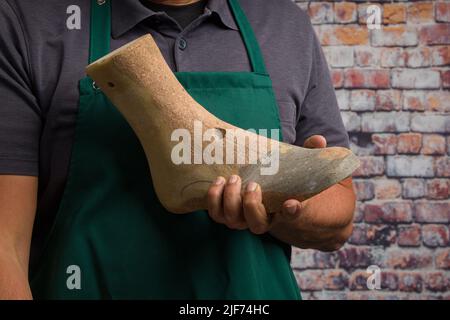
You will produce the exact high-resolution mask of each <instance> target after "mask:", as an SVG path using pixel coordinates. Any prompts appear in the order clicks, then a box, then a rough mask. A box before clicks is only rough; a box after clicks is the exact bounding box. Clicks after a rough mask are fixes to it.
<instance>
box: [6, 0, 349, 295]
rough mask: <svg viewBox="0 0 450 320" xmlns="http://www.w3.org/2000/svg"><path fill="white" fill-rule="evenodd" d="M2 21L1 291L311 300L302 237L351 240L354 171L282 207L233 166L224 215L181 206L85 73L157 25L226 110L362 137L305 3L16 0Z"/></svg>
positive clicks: (289, 126) (217, 188) (327, 242)
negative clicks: (165, 199) (169, 202)
mask: <svg viewBox="0 0 450 320" xmlns="http://www.w3.org/2000/svg"><path fill="white" fill-rule="evenodd" d="M77 14H78V15H79V17H77ZM73 19H75V20H73ZM76 19H79V21H78V23H77V20H76ZM74 21H75V22H74ZM89 21H90V22H89ZM0 28H1V30H3V32H2V34H1V35H0V46H1V47H2V50H1V52H0V79H1V81H0V96H1V97H2V104H1V105H0V233H1V234H2V237H1V239H0V298H4V299H5V298H12V299H14V298H16V299H30V298H32V297H33V295H34V297H35V298H74V299H76V298H88V299H94V298H157V299H161V298H190V299H192V298H200V299H201V298H209V299H211V298H219V299H227V298H247V299H258V298H278V299H297V298H299V295H298V292H297V289H296V286H295V279H294V278H293V275H292V271H291V270H290V268H289V252H288V251H289V246H290V245H293V246H296V247H300V248H314V249H319V250H326V251H328V250H336V249H338V248H339V247H340V246H342V245H343V243H344V242H345V241H346V239H347V238H348V237H349V235H350V233H351V229H352V223H351V221H352V215H353V210H354V202H355V196H354V193H353V190H352V182H351V178H348V179H346V180H344V181H342V182H341V183H339V184H337V185H335V186H333V187H331V188H329V189H327V190H325V191H324V192H322V193H321V194H319V195H317V196H315V197H313V198H311V199H309V200H307V201H304V202H301V203H300V202H298V201H296V200H289V201H287V202H286V203H285V204H284V206H283V210H282V212H278V213H268V212H266V210H265V208H264V206H263V205H262V203H261V190H260V187H259V186H258V185H257V184H255V183H252V182H250V183H248V184H247V185H245V186H243V185H242V182H241V180H240V178H239V177H238V176H231V177H229V178H228V180H226V179H225V178H223V177H218V178H217V180H216V181H215V182H214V183H213V184H212V185H211V187H210V190H209V193H208V195H207V197H208V203H209V211H208V213H205V212H197V213H192V214H189V215H185V216H176V215H171V214H169V213H167V212H165V211H164V210H163V209H162V208H161V206H160V204H159V203H158V201H157V200H156V197H155V194H154V192H153V191H152V188H151V184H150V183H148V182H147V181H148V180H149V179H148V174H147V172H148V168H147V167H146V166H145V165H144V162H143V156H142V152H141V150H140V146H139V144H138V143H137V140H136V138H135V137H134V135H133V134H132V133H131V131H130V129H129V128H128V127H127V126H126V123H125V122H124V121H123V119H122V118H121V117H120V116H119V115H118V114H117V112H116V111H115V110H114V108H113V107H112V106H110V104H109V103H108V102H107V101H106V99H104V96H103V95H102V93H101V92H99V90H98V89H97V88H96V87H95V84H94V83H92V81H91V80H90V79H88V78H84V77H85V76H84V67H85V66H86V64H87V63H88V62H89V61H91V62H92V61H94V60H95V59H97V58H99V57H101V56H102V55H104V54H106V53H107V52H108V51H109V50H110V49H115V48H118V47H120V46H121V45H124V44H126V43H128V42H129V41H131V40H133V39H135V38H137V37H138V36H141V35H143V34H145V33H149V32H150V33H151V34H152V35H153V37H154V38H155V40H156V42H157V44H158V46H159V48H160V49H161V51H162V53H163V55H164V57H165V59H166V61H167V63H168V64H169V66H170V67H171V68H172V69H173V71H175V72H181V71H183V74H184V75H183V74H178V77H179V80H180V81H181V82H182V83H183V81H185V84H186V87H187V89H188V91H189V92H190V93H191V94H192V95H193V96H194V97H195V98H196V99H198V100H200V101H203V100H204V101H206V100H207V99H206V98H207V97H206V96H207V95H206V92H211V94H212V96H213V97H214V99H213V100H214V103H217V105H219V107H218V108H219V109H220V110H219V109H218V110H215V111H217V112H222V113H223V117H224V118H225V119H224V120H229V119H228V117H229V118H230V119H231V118H233V116H234V119H235V123H234V124H236V125H240V126H241V127H249V128H250V127H253V128H255V129H257V128H258V127H260V128H280V127H281V129H282V133H283V139H284V140H285V141H286V142H288V143H294V144H297V145H304V146H305V147H309V148H323V147H325V146H326V145H327V144H328V145H329V146H344V147H347V146H348V137H347V134H346V132H345V129H344V127H343V125H342V120H341V118H340V115H339V110H338V107H337V103H336V99H335V96H334V91H333V88H332V84H331V81H330V77H329V73H328V68H327V64H326V62H325V59H324V56H323V54H322V52H321V50H320V45H319V44H318V42H317V39H316V38H315V36H314V32H313V29H312V26H311V24H310V22H309V20H308V18H307V15H306V14H304V13H303V12H301V11H300V9H298V8H297V7H296V6H295V5H294V4H293V3H291V2H290V1H289V0H270V1H268V0H239V1H235V0H230V1H227V0H209V1H199V0H158V1H157V0H152V1H150V0H142V1H138V0H125V1H118V0H113V1H112V3H111V1H108V0H107V1H103V0H97V1H90V0H83V1H78V3H77V6H76V7H74V6H73V3H72V1H69V0H67V1H46V2H45V3H39V4H38V3H37V2H36V1H32V0H23V1H13V0H5V1H3V2H1V3H0ZM89 30H90V32H89ZM255 35H256V37H255ZM269 76H270V78H269ZM186 78H189V79H193V78H194V79H196V83H197V82H201V83H202V85H201V86H200V87H199V88H193V87H191V86H190V84H189V81H188V80H189V79H188V80H186ZM80 79H81V81H79V80H80ZM250 79H258V80H257V81H262V82H264V83H265V84H264V85H255V83H251V84H249V83H250V82H251V81H250ZM270 80H271V81H270ZM252 81H253V80H252ZM78 82H79V84H78ZM258 83H260V82H258ZM272 83H273V86H272ZM219 84H223V86H222V85H219ZM209 86H210V87H209ZM223 97H226V98H227V99H228V98H230V99H228V100H227V99H225V100H226V101H227V102H228V104H227V103H224V102H223V101H224V99H223ZM231 98H232V99H231ZM275 98H276V101H275ZM229 101H233V104H236V105H237V106H238V107H239V108H238V110H239V111H238V112H239V114H238V115H237V116H236V114H231V112H230V111H227V110H226V108H227V107H228V106H229V105H230V103H229ZM252 101H258V103H257V104H254V103H251V102H252ZM214 103H207V102H206V103H204V105H205V106H207V107H210V108H212V109H213V108H214V106H213V105H214ZM247 108H248V109H247ZM212 109H211V110H212ZM273 111H275V113H273ZM213 113H214V112H213ZM276 113H279V117H280V120H278V117H277V116H276ZM230 121H231V120H230ZM241 188H245V192H244V193H243V196H241ZM32 234H33V237H32ZM30 254H31V255H30ZM29 268H30V271H31V274H30V275H29V274H28V269H29ZM29 278H30V281H29ZM30 283H31V287H32V289H30Z"/></svg>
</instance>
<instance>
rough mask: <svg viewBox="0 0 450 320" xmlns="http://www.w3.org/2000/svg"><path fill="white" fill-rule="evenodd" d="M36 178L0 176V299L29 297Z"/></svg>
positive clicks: (30, 297)
mask: <svg viewBox="0 0 450 320" xmlns="http://www.w3.org/2000/svg"><path fill="white" fill-rule="evenodd" d="M37 182H38V179H37V178H36V177H25V176H8V175H0V235H1V237H0V300H4V299H32V295H31V290H30V286H29V283H28V262H29V253H30V243H31V233H32V230H33V223H34V217H35V212H36V199H37Z"/></svg>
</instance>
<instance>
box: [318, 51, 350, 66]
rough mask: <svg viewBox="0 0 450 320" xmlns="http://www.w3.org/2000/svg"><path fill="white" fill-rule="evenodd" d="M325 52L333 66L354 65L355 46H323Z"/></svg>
mask: <svg viewBox="0 0 450 320" xmlns="http://www.w3.org/2000/svg"><path fill="white" fill-rule="evenodd" d="M323 52H324V54H325V57H326V58H327V61H328V64H329V65H330V66H331V67H333V68H345V67H352V66H353V47H348V46H328V47H323Z"/></svg>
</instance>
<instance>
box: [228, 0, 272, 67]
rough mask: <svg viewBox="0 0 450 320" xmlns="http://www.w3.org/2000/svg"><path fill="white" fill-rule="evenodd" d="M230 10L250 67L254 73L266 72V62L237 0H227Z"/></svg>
mask: <svg viewBox="0 0 450 320" xmlns="http://www.w3.org/2000/svg"><path fill="white" fill-rule="evenodd" d="M229 3H230V7H231V11H232V12H233V15H234V19H235V20H236V23H237V25H238V27H239V30H240V31H241V35H242V38H243V40H244V43H245V46H246V47H247V52H248V57H249V59H250V63H251V65H252V69H253V71H254V72H256V73H261V74H267V70H266V64H265V63H264V58H263V55H262V53H261V48H260V47H259V44H258V40H257V39H256V36H255V33H254V32H253V28H252V26H251V25H250V22H249V21H248V19H247V16H246V15H245V13H244V11H243V10H242V8H241V6H240V4H239V1H238V0H229Z"/></svg>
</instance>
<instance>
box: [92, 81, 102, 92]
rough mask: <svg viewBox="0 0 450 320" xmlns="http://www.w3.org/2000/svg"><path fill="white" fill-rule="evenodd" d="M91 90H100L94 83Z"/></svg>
mask: <svg viewBox="0 0 450 320" xmlns="http://www.w3.org/2000/svg"><path fill="white" fill-rule="evenodd" d="M92 88H94V90H100V88H99V87H97V84H96V83H95V81H92Z"/></svg>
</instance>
